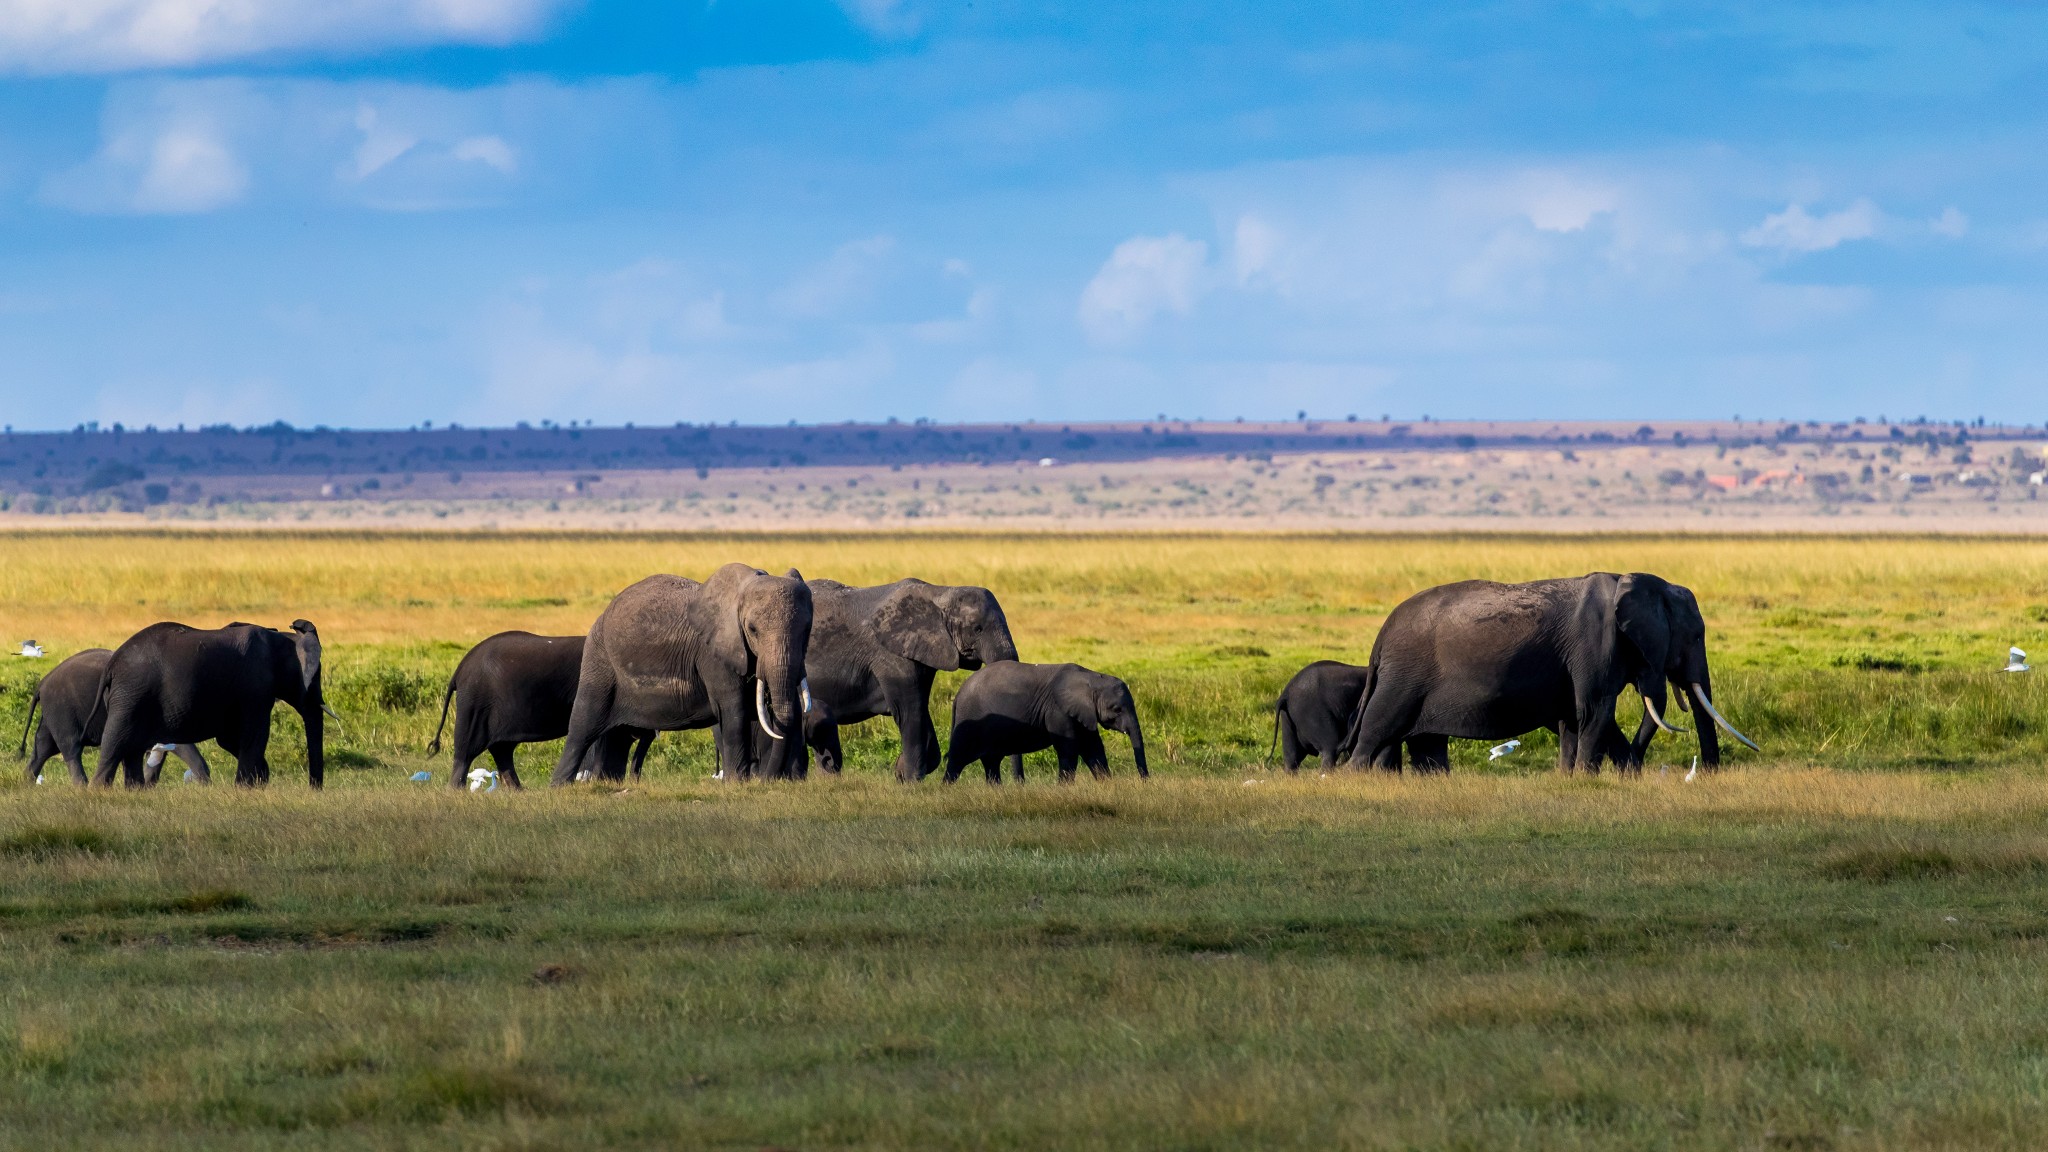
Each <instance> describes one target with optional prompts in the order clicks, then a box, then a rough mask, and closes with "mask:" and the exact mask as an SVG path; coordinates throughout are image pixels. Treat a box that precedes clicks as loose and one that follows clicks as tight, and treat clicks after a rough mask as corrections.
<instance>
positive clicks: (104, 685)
mask: <svg viewBox="0 0 2048 1152" xmlns="http://www.w3.org/2000/svg"><path fill="white" fill-rule="evenodd" d="M113 687H114V662H113V661H112V660H108V661H107V670H106V671H104V672H102V673H100V686H99V690H98V691H97V692H94V693H93V694H92V711H90V712H87V713H86V714H85V723H83V724H80V725H79V726H78V731H79V732H80V734H84V733H86V732H90V731H92V723H93V721H95V720H98V719H99V718H100V713H102V712H105V711H106V710H107V693H108V692H110V691H112V690H113ZM23 738H24V739H26V734H24V737H23Z"/></svg>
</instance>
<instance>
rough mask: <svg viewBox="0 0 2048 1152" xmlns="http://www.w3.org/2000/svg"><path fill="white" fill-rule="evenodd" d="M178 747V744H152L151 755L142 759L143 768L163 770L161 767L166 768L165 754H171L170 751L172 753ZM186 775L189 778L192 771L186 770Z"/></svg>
mask: <svg viewBox="0 0 2048 1152" xmlns="http://www.w3.org/2000/svg"><path fill="white" fill-rule="evenodd" d="M176 747H177V745H176V744H152V745H150V746H149V755H147V756H144V757H143V758H142V766H143V767H144V768H161V767H163V766H164V753H166V752H169V751H171V750H172V749H173V748H176ZM186 775H188V776H189V775H191V770H190V769H187V770H186Z"/></svg>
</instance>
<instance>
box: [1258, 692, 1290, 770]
mask: <svg viewBox="0 0 2048 1152" xmlns="http://www.w3.org/2000/svg"><path fill="white" fill-rule="evenodd" d="M1285 711H1287V697H1285V696H1282V697H1281V698H1280V699H1278V700H1276V701H1274V702H1273V741H1272V743H1270V744H1268V745H1267V746H1266V758H1265V759H1264V760H1262V761H1260V762H1259V767H1261V768H1271V767H1272V766H1273V757H1274V756H1276V755H1278V754H1279V752H1280V714H1281V713H1283V712H1285Z"/></svg>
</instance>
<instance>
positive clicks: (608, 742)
mask: <svg viewBox="0 0 2048 1152" xmlns="http://www.w3.org/2000/svg"><path fill="white" fill-rule="evenodd" d="M634 731H635V730H634V729H632V728H614V729H612V730H611V731H609V732H607V733H605V734H604V739H603V740H600V741H598V744H597V763H596V765H595V766H594V768H593V770H592V772H591V775H592V776H595V777H597V778H598V779H600V780H609V781H611V782H613V783H614V784H617V783H622V782H624V781H625V779H626V762H627V760H628V759H630V758H631V755H632V751H633V733H634Z"/></svg>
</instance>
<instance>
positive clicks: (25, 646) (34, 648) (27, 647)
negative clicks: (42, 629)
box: [15, 640, 43, 660]
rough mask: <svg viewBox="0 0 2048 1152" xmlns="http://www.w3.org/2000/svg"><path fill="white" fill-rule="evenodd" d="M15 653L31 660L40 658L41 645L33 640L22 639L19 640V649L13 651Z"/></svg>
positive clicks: (41, 655)
mask: <svg viewBox="0 0 2048 1152" xmlns="http://www.w3.org/2000/svg"><path fill="white" fill-rule="evenodd" d="M15 655H17V656H26V657H28V658H29V659H31V660H41V659H42V658H43V646H42V645H41V644H38V643H36V642H35V641H33V640H23V641H22V642H21V651H20V652H17V653H15Z"/></svg>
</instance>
